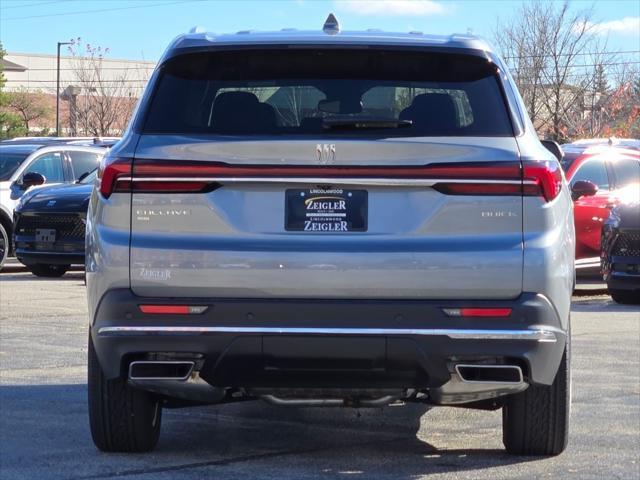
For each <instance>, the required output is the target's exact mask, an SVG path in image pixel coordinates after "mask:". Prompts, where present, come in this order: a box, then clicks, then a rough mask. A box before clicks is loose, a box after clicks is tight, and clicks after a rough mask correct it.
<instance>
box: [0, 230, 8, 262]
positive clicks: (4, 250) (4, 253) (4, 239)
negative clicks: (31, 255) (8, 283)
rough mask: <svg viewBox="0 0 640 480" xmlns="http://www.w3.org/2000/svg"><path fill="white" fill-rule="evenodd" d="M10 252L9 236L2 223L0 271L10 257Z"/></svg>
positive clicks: (0, 231)
mask: <svg viewBox="0 0 640 480" xmlns="http://www.w3.org/2000/svg"><path fill="white" fill-rule="evenodd" d="M9 250H10V248H9V235H7V231H6V230H5V229H4V225H2V223H0V270H2V267H3V266H4V262H5V261H6V260H7V257H8V256H9Z"/></svg>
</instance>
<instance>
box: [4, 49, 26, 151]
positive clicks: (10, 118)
mask: <svg viewBox="0 0 640 480" xmlns="http://www.w3.org/2000/svg"><path fill="white" fill-rule="evenodd" d="M4 55H5V51H4V48H2V43H0V140H2V139H5V138H13V137H17V136H20V135H24V134H26V132H27V131H26V129H25V128H24V126H23V125H22V122H21V121H20V118H19V117H18V116H17V115H16V114H15V113H13V112H11V111H10V110H9V108H8V93H7V92H5V89H4V86H5V83H6V79H5V78H4V72H3V70H4V63H3V59H4Z"/></svg>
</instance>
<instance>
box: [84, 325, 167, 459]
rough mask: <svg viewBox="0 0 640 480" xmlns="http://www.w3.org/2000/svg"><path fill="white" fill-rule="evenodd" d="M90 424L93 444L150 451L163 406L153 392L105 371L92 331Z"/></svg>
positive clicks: (157, 434)
mask: <svg viewBox="0 0 640 480" xmlns="http://www.w3.org/2000/svg"><path fill="white" fill-rule="evenodd" d="M87 380H88V400H89V424H90V427H91V437H92V438H93V443H95V445H96V447H98V448H99V449H100V450H102V451H103V452H149V451H151V450H153V449H154V448H155V446H156V444H157V443H158V438H159V437H160V424H161V423H162V407H161V405H160V403H159V402H158V401H157V400H155V399H153V397H152V395H151V394H149V393H147V392H144V391H142V390H137V389H135V388H132V387H131V386H130V385H129V384H128V383H127V381H126V380H125V379H122V378H116V379H113V380H108V379H106V378H105V377H104V375H103V373H102V368H101V367H100V363H99V361H98V357H97V355H96V352H95V349H94V347H93V342H92V341H91V334H89V358H88V379H87Z"/></svg>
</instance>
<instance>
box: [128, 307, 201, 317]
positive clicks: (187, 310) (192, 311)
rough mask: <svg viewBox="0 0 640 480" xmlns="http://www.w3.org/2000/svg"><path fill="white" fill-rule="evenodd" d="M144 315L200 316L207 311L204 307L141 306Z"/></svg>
mask: <svg viewBox="0 0 640 480" xmlns="http://www.w3.org/2000/svg"><path fill="white" fill-rule="evenodd" d="M139 308H140V311H141V312H142V313H155V314H165V315H198V314H200V313H203V312H204V311H205V310H207V308H208V307H206V306H204V305H139Z"/></svg>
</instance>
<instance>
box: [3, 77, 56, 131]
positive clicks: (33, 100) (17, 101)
mask: <svg viewBox="0 0 640 480" xmlns="http://www.w3.org/2000/svg"><path fill="white" fill-rule="evenodd" d="M6 97H7V98H6V104H7V107H9V108H10V109H12V110H14V111H15V112H16V113H17V114H18V115H20V117H21V118H22V121H23V122H24V128H25V130H26V131H27V132H29V128H30V127H31V126H32V124H31V125H30V123H31V122H33V121H38V120H45V119H48V118H50V116H51V108H50V107H49V106H48V105H47V98H46V95H45V94H44V93H43V92H29V91H28V90H26V89H24V88H21V89H20V90H17V91H14V92H7V94H6Z"/></svg>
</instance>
